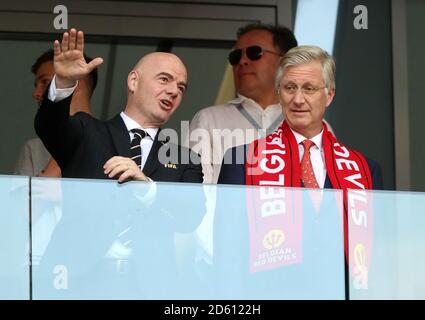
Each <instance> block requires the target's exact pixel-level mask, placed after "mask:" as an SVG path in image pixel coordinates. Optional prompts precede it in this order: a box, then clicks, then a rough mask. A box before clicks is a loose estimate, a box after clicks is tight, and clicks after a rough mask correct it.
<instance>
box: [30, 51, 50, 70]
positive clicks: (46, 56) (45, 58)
mask: <svg viewBox="0 0 425 320" xmlns="http://www.w3.org/2000/svg"><path fill="white" fill-rule="evenodd" d="M48 61H51V62H52V63H53V49H49V50H47V51H45V52H43V53H42V54H41V56H39V57H38V58H37V60H36V61H35V62H34V64H33V65H32V67H31V72H32V73H33V74H36V73H37V71H38V69H40V67H41V65H42V64H43V63H45V62H48Z"/></svg>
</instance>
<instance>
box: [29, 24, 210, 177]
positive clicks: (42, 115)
mask: <svg viewBox="0 0 425 320" xmlns="http://www.w3.org/2000/svg"><path fill="white" fill-rule="evenodd" d="M83 48H84V34H83V32H82V31H77V30H75V29H71V30H70V32H69V33H68V32H65V33H64V34H63V37H62V41H61V42H59V41H58V40H56V41H55V42H54V68H55V77H54V78H53V80H52V82H51V84H50V87H49V90H48V92H47V93H46V95H45V96H44V99H43V102H42V104H41V106H40V108H39V110H38V112H37V115H36V119H35V129H36V132H37V134H38V135H39V137H40V138H41V140H42V141H43V143H44V144H45V146H46V147H47V149H48V150H49V152H50V153H51V154H52V156H53V157H54V158H55V159H56V161H57V162H58V164H59V166H60V168H61V170H62V176H63V177H72V178H96V179H108V178H109V179H117V180H118V182H125V181H129V180H139V181H142V180H149V181H151V180H153V181H170V182H202V168H201V165H200V160H199V157H198V155H196V154H194V153H192V152H191V151H190V150H188V149H185V148H183V147H181V146H179V145H176V144H174V143H172V142H170V141H169V139H168V137H166V136H165V135H163V134H162V133H161V132H160V127H161V126H162V125H163V124H164V123H166V122H167V121H168V120H169V119H170V117H171V116H172V114H173V113H174V111H175V110H176V109H177V108H178V107H179V105H180V102H181V100H182V98H183V95H184V93H185V90H186V87H187V71H186V67H185V66H184V64H183V62H182V61H181V60H180V59H179V58H178V57H177V56H176V55H174V54H171V53H162V52H155V53H151V54H148V55H146V56H144V57H143V58H142V59H140V60H139V61H138V62H137V64H136V65H135V66H134V68H133V70H131V71H130V73H129V74H128V77H127V104H126V106H125V108H124V111H123V112H121V113H120V114H118V115H116V116H115V117H114V118H113V119H111V120H109V121H106V122H104V121H100V120H97V119H95V118H93V117H92V116H91V115H89V114H86V113H77V114H75V115H74V116H70V115H69V107H70V101H71V97H72V93H73V90H74V89H75V87H76V86H77V82H78V80H80V79H82V78H84V76H85V75H87V74H88V73H90V72H91V71H92V70H93V69H94V68H97V67H98V66H99V65H101V64H102V63H103V60H102V58H96V59H93V60H92V61H91V62H89V63H86V61H85V60H84V57H83ZM182 156H183V158H184V159H185V160H186V161H182Z"/></svg>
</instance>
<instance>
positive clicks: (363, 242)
mask: <svg viewBox="0 0 425 320" xmlns="http://www.w3.org/2000/svg"><path fill="white" fill-rule="evenodd" d="M0 188H1V189H0V194H1V197H2V200H3V201H2V202H1V206H2V210H1V212H0V214H1V218H2V220H1V221H2V223H1V224H0V225H1V227H0V228H1V229H0V230H1V233H0V243H1V245H2V250H1V251H0V252H1V254H2V259H1V261H2V264H1V267H0V298H1V299H166V300H186V299H196V300H230V299H231V300H246V299H255V300H266V299H267V300H275V299H279V300H280V299H347V298H349V299H404V298H410V299H424V298H425V280H424V279H423V278H422V275H421V271H422V270H424V268H425V246H424V244H425V241H424V240H425V239H424V238H425V236H424V231H423V230H425V228H424V227H425V216H424V214H425V213H424V212H425V210H424V209H425V194H422V193H407V192H382V191H381V192H378V191H373V192H371V191H369V192H364V191H363V192H361V191H354V190H353V191H349V195H348V201H347V203H346V204H345V205H346V207H347V208H348V215H347V219H344V218H343V216H344V215H343V210H344V202H343V195H342V192H341V191H340V190H309V189H301V188H277V187H245V186H228V185H202V184H178V183H161V182H156V183H143V182H129V183H124V184H118V183H117V182H115V181H106V180H77V179H48V178H31V179H30V178H28V177H6V176H3V177H0ZM30 217H31V219H30ZM30 221H31V223H30ZM344 230H345V234H346V235H348V237H347V238H346V239H348V242H345V243H346V244H347V249H348V250H345V249H344V241H345V240H346V239H345V237H344ZM347 258H348V264H347V263H346V261H347ZM347 265H348V268H347V267H346V266H347Z"/></svg>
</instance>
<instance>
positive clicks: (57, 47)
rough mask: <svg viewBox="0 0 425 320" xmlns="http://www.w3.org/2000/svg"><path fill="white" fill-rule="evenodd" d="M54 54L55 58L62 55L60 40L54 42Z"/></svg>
mask: <svg viewBox="0 0 425 320" xmlns="http://www.w3.org/2000/svg"><path fill="white" fill-rule="evenodd" d="M53 52H54V54H55V56H58V55H60V54H61V46H60V42H59V41H58V40H55V42H53Z"/></svg>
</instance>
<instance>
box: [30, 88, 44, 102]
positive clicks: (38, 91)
mask: <svg viewBox="0 0 425 320" xmlns="http://www.w3.org/2000/svg"><path fill="white" fill-rule="evenodd" d="M32 97H33V98H34V99H35V100H37V101H38V102H40V100H41V98H42V97H43V88H42V87H41V86H36V87H35V88H34V91H33V92H32Z"/></svg>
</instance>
